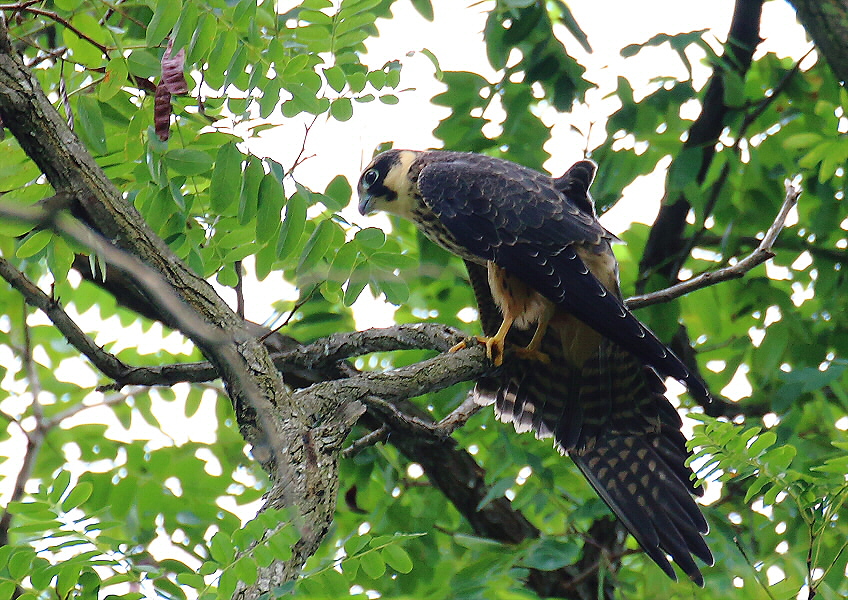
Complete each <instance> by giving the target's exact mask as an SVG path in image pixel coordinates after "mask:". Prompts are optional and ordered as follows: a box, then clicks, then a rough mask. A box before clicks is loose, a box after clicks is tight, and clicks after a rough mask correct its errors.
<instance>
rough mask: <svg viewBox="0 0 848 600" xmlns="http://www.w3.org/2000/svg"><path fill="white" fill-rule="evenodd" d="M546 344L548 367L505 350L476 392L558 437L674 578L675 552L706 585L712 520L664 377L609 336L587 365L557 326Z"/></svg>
mask: <svg viewBox="0 0 848 600" xmlns="http://www.w3.org/2000/svg"><path fill="white" fill-rule="evenodd" d="M469 274H470V275H471V281H472V284H473V285H474V290H475V294H476V295H477V298H478V303H479V304H480V316H481V321H482V323H483V331H484V332H485V333H486V334H488V335H492V334H493V333H494V331H495V330H497V328H498V326H499V325H500V321H499V315H498V312H497V308H496V307H494V303H493V301H492V299H491V295H490V293H489V290H488V286H487V285H486V283H485V269H482V271H481V267H480V266H479V265H474V264H469ZM531 335H532V332H530V331H522V330H518V329H515V328H513V330H512V331H511V332H510V334H509V336H508V337H507V341H508V342H509V343H510V344H514V345H518V346H525V345H527V343H528V342H529V341H530V338H531ZM541 350H542V351H543V352H544V353H545V354H547V355H548V356H549V357H550V359H551V363H550V364H549V365H545V364H542V363H540V362H538V361H533V360H527V359H523V358H520V357H516V356H511V355H509V354H507V356H506V357H505V360H504V365H503V367H502V368H501V370H500V371H499V373H498V374H496V375H494V376H491V377H487V378H483V379H481V380H479V381H478V382H477V386H476V388H475V397H476V400H477V401H478V402H479V403H480V404H492V403H494V405H495V414H496V416H497V417H498V419H500V420H501V421H504V422H507V423H512V424H513V425H514V426H515V428H516V430H518V431H529V430H532V431H534V432H535V434H536V437H538V438H548V437H552V438H553V441H554V446H555V447H556V448H557V449H558V450H559V451H560V452H562V453H563V454H564V453H566V452H567V453H568V454H569V455H570V456H571V458H572V460H573V461H574V463H575V464H576V465H577V467H578V468H579V469H580V471H581V472H582V473H583V475H584V476H585V477H586V479H587V480H588V481H589V483H590V484H591V485H592V487H593V488H594V489H595V491H597V493H598V495H599V496H600V497H601V498H602V499H603V500H604V502H606V504H607V506H609V507H610V509H611V510H612V512H613V513H615V515H616V516H617V517H618V518H619V520H620V521H621V523H622V524H623V525H624V527H625V528H626V529H627V530H628V531H629V532H630V533H631V534H633V536H634V537H635V538H636V540H637V541H638V542H639V544H640V545H641V546H642V548H643V549H644V551H645V553H646V554H647V555H648V556H649V557H650V558H651V559H652V560H653V561H654V562H656V563H657V565H659V567H660V568H661V569H662V570H663V571H664V572H665V573H666V574H667V575H668V576H669V577H671V578H672V579H676V576H675V573H674V569H673V568H672V566H671V563H670V562H669V559H668V556H670V557H671V559H672V560H673V561H674V562H676V563H677V564H678V565H679V566H680V568H681V569H682V570H683V571H684V572H685V573H686V574H687V575H688V576H689V577H690V578H691V579H692V580H693V581H694V582H696V583H697V584H698V585H703V581H704V580H703V577H702V575H701V573H700V571H699V570H698V567H697V565H696V564H695V561H694V559H693V556H695V557H698V558H699V559H700V560H701V561H703V562H704V563H705V564H708V565H711V564H712V563H713V557H712V554H711V553H710V550H709V548H708V547H707V545H706V543H705V542H704V539H703V534H705V533H706V532H707V531H708V526H707V522H706V520H705V519H704V517H703V515H702V514H701V512H700V510H699V508H698V505H697V504H696V503H695V501H694V499H693V497H692V495H699V494H701V493H702V491H701V490H700V489H699V488H695V487H694V484H693V482H692V479H691V475H692V472H691V470H690V469H689V468H688V467H687V466H686V464H685V463H686V459H687V458H688V457H689V456H690V453H689V452H688V451H687V449H686V439H685V438H684V436H683V434H682V433H681V431H680V427H681V425H682V421H681V419H680V415H679V414H678V413H677V411H676V410H675V408H674V407H673V406H672V405H671V403H669V401H668V400H667V399H666V398H665V396H664V395H663V394H664V393H665V385H664V384H663V382H662V380H661V379H660V378H659V376H658V375H657V373H656V372H655V371H654V370H653V369H652V368H650V367H647V366H645V365H644V364H643V363H642V362H641V361H640V359H638V358H637V357H635V356H634V355H633V354H631V353H630V352H628V351H627V350H625V349H623V348H621V347H619V346H617V345H616V344H614V343H612V342H609V341H607V340H604V341H602V342H601V343H600V346H599V348H598V351H597V353H596V354H594V355H592V357H591V358H590V359H588V360H586V361H585V362H584V363H583V364H582V365H580V366H576V365H574V364H572V363H570V362H569V360H568V359H567V358H566V355H565V350H564V348H563V344H562V341H561V340H560V332H557V331H553V330H549V333H548V334H547V335H546V336H545V338H544V340H543V342H542V347H541ZM695 393H696V394H697V393H698V392H697V391H695Z"/></svg>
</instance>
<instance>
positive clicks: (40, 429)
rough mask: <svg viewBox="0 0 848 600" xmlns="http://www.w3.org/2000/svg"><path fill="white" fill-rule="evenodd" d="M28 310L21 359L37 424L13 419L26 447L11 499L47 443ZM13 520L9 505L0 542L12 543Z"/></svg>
mask: <svg viewBox="0 0 848 600" xmlns="http://www.w3.org/2000/svg"><path fill="white" fill-rule="evenodd" d="M26 319H27V310H26V304H24V305H23V329H24V346H23V349H22V351H21V362H22V364H23V367H24V370H25V371H26V373H27V380H28V381H29V389H30V393H31V394H32V415H33V417H34V418H35V427H33V428H32V430H31V431H27V430H25V429H24V428H23V427H21V425H20V423H19V422H18V421H17V420H16V419H12V420H13V421H14V422H15V423H18V426H19V427H20V429H21V431H22V432H23V434H24V436H25V437H26V450H25V452H24V457H23V462H22V463H21V468H20V470H19V471H18V475H17V477H16V478H15V485H14V487H13V488H12V497H11V498H10V500H11V501H18V500H20V499H21V498H23V495H24V490H25V487H26V483H27V481H29V478H30V475H32V471H33V469H34V468H35V459H36V458H37V457H38V453H39V451H40V450H41V446H42V445H43V444H44V436H45V433H46V431H47V429H46V428H45V426H44V412H43V410H42V406H41V401H40V400H39V395H40V394H41V380H40V378H39V377H38V371H37V370H36V368H35V361H34V360H33V356H32V339H31V338H30V333H29V325H27V322H26ZM11 524H12V513H10V512H9V510H8V509H6V510H4V511H3V516H2V517H0V546H5V545H7V544H8V543H9V527H10V526H11Z"/></svg>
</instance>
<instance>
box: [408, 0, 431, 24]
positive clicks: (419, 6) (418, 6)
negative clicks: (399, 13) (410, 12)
mask: <svg viewBox="0 0 848 600" xmlns="http://www.w3.org/2000/svg"><path fill="white" fill-rule="evenodd" d="M412 6H414V7H415V10H417V11H418V14H419V15H421V16H422V17H424V18H425V19H427V20H428V21H432V20H433V3H432V2H431V1H430V0H412Z"/></svg>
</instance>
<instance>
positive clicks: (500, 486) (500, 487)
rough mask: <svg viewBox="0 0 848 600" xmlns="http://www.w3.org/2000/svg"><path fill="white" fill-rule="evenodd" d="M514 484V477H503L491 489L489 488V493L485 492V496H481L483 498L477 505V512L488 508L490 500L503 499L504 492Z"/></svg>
mask: <svg viewBox="0 0 848 600" xmlns="http://www.w3.org/2000/svg"><path fill="white" fill-rule="evenodd" d="M514 484H515V478H514V477H505V478H503V479H500V480H499V481H497V482H496V483H495V484H494V485H493V486H492V487H490V488H489V491H488V492H486V495H485V496H483V498H482V499H481V500H480V502H479V503H478V504H477V510H482V509H483V508H485V507H486V506H488V505H489V503H490V502H491V501H492V500H495V499H496V498H501V497H503V495H504V494H505V493H506V491H507V490H508V489H509V488H511V487H512V486H513V485H514Z"/></svg>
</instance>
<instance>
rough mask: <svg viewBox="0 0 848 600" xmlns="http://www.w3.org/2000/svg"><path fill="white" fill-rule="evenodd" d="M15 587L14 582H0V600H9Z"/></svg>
mask: <svg viewBox="0 0 848 600" xmlns="http://www.w3.org/2000/svg"><path fill="white" fill-rule="evenodd" d="M17 587H18V586H17V585H16V584H15V582H14V581H8V580H7V581H0V600H10V598H11V597H12V594H14V593H15V590H16V589H17Z"/></svg>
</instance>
